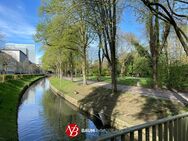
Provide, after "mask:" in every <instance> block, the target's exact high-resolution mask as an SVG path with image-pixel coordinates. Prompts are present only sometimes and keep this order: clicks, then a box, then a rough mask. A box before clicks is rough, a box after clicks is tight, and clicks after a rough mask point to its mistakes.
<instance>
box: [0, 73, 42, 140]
mask: <svg viewBox="0 0 188 141" xmlns="http://www.w3.org/2000/svg"><path fill="white" fill-rule="evenodd" d="M40 77H42V76H27V77H26V78H22V79H18V80H9V81H6V82H4V83H0V140H17V106H18V105H19V97H20V94H21V91H22V89H23V88H24V87H25V86H26V85H28V84H30V83H31V82H32V81H34V80H37V79H39V78H40Z"/></svg>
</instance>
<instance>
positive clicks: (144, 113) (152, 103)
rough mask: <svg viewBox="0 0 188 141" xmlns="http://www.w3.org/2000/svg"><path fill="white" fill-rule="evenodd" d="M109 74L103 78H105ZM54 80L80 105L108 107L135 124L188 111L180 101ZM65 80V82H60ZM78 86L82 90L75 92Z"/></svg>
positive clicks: (109, 111) (52, 82)
mask: <svg viewBox="0 0 188 141" xmlns="http://www.w3.org/2000/svg"><path fill="white" fill-rule="evenodd" d="M104 79H105V78H103V80H104ZM50 82H51V84H52V85H53V86H54V87H55V88H56V89H58V90H60V91H62V92H63V93H64V94H66V95H69V96H71V97H72V98H74V99H76V100H78V101H79V102H80V105H81V106H80V107H82V106H84V107H86V109H93V110H94V111H101V110H102V109H103V107H104V106H106V107H107V109H106V111H105V113H106V114H107V115H113V114H114V115H115V116H116V117H118V118H119V119H122V120H126V122H128V123H130V124H131V125H136V124H141V123H144V122H148V121H152V120H157V119H161V118H165V117H169V116H173V115H177V114H181V113H185V112H187V111H188V107H186V106H183V105H182V104H180V103H178V102H176V101H170V100H164V99H160V98H154V97H147V96H142V95H139V94H136V93H135V94H132V93H127V92H118V93H116V94H111V90H109V89H105V88H102V87H92V86H90V85H87V86H83V85H79V84H77V83H76V82H71V81H68V80H61V81H60V79H58V78H55V77H51V78H50ZM60 82H61V85H60ZM75 90H77V91H78V92H79V94H77V95H75V94H74V91H75Z"/></svg>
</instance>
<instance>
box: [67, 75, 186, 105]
mask: <svg viewBox="0 0 188 141" xmlns="http://www.w3.org/2000/svg"><path fill="white" fill-rule="evenodd" d="M64 79H66V80H71V79H70V78H68V77H64ZM74 82H77V83H79V84H82V80H81V79H80V78H74ZM87 84H88V85H91V86H93V87H103V88H106V89H111V84H110V83H108V82H97V81H91V80H88V81H87ZM117 88H118V90H119V91H122V92H127V93H131V94H140V95H143V96H148V97H156V98H162V99H169V100H177V101H179V102H181V103H183V104H188V94H186V93H181V94H180V93H178V92H172V91H170V90H165V89H158V90H154V89H149V88H143V87H137V86H127V85H120V84H118V85H117ZM182 95H183V96H182Z"/></svg>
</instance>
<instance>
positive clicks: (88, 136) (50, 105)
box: [18, 79, 102, 141]
mask: <svg viewBox="0 0 188 141" xmlns="http://www.w3.org/2000/svg"><path fill="white" fill-rule="evenodd" d="M69 123H76V124H77V125H78V126H79V127H80V128H81V129H82V128H83V129H87V128H90V129H96V130H97V129H101V128H102V126H101V124H100V122H99V121H97V120H95V119H93V118H90V117H89V116H87V115H85V114H84V113H82V112H80V111H79V110H78V109H77V108H76V107H74V106H72V105H71V104H70V103H68V102H67V101H65V100H64V99H63V98H61V97H59V96H56V95H54V94H53V93H52V92H51V91H50V89H49V81H48V79H42V80H40V81H38V82H37V83H35V84H34V85H32V86H31V87H30V88H29V89H28V90H27V91H26V92H25V94H24V95H23V97H22V101H21V104H20V106H19V111H18V136H19V140H20V141H69V140H70V138H69V137H68V136H67V135H66V134H65V130H66V129H65V128H66V126H67V125H68V124H69ZM99 134H101V132H95V133H93V132H92V133H89V132H87V133H81V134H80V135H78V136H77V137H75V138H73V139H71V140H73V141H84V140H95V139H96V137H97V136H99Z"/></svg>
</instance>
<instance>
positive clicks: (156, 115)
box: [134, 96, 186, 122]
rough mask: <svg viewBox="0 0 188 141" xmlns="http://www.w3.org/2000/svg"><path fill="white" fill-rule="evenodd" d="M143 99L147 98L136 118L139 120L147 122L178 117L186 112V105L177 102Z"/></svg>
mask: <svg viewBox="0 0 188 141" xmlns="http://www.w3.org/2000/svg"><path fill="white" fill-rule="evenodd" d="M142 98H145V103H144V104H143V106H142V110H141V111H140V112H139V113H137V114H135V115H134V116H135V117H136V118H137V119H143V120H144V121H145V122H147V121H151V120H154V119H161V118H165V117H169V116H174V115H178V114H180V113H182V112H183V111H184V112H185V111H186V107H184V105H182V104H180V103H178V102H175V101H171V100H165V99H159V98H154V97H146V96H142Z"/></svg>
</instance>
